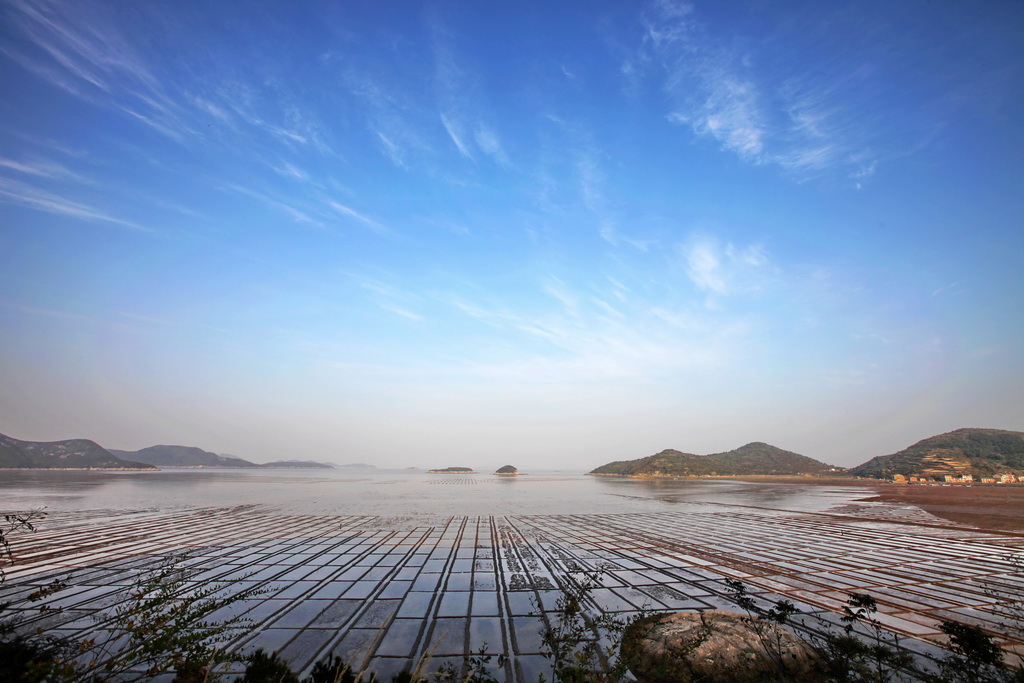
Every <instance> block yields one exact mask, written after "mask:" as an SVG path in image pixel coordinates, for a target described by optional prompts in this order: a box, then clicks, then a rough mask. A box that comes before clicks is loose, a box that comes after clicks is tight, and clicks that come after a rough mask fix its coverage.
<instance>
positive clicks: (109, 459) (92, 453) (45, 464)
mask: <svg viewBox="0 0 1024 683" xmlns="http://www.w3.org/2000/svg"><path fill="white" fill-rule="evenodd" d="M0 468H2V469H10V468H24V469H135V470H138V469H145V470H152V469H156V468H155V467H153V466H152V465H150V464H147V463H142V462H133V461H130V460H122V459H121V458H118V457H117V456H116V455H114V454H113V453H111V452H110V451H108V450H106V449H104V448H103V447H102V446H100V445H99V444H97V443H96V442H95V441H89V440H88V439H69V440H67V441H21V440H19V439H12V438H11V437H9V436H4V435H3V434H0Z"/></svg>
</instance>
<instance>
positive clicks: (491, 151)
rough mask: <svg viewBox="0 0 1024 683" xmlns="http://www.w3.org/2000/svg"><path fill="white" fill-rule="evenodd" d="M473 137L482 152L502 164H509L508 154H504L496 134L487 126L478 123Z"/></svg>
mask: <svg viewBox="0 0 1024 683" xmlns="http://www.w3.org/2000/svg"><path fill="white" fill-rule="evenodd" d="M474 138H475V139H476V144H477V145H478V146H479V147H480V149H481V151H483V153H484V154H486V155H487V156H489V157H491V158H492V159H494V160H495V161H496V162H497V163H499V164H501V165H502V166H508V165H509V160H508V156H507V155H506V154H505V149H504V147H502V145H501V140H500V139H498V135H497V134H496V133H495V132H494V131H493V130H492V129H491V128H490V127H489V126H487V125H485V124H482V123H481V124H480V125H478V126H477V129H476V133H475V134H474Z"/></svg>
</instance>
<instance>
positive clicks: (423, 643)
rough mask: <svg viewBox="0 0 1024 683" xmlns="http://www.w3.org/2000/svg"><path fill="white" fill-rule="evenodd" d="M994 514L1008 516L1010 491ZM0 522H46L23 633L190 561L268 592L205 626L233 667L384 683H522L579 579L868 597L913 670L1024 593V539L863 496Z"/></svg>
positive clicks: (187, 499)
mask: <svg viewBox="0 0 1024 683" xmlns="http://www.w3.org/2000/svg"><path fill="white" fill-rule="evenodd" d="M965 491H969V490H965ZM943 495H944V496H945V497H946V499H947V500H948V499H949V497H950V496H955V495H957V492H956V491H945V492H944V493H943ZM999 495H1001V496H1009V497H1011V498H1013V500H1015V501H1017V502H1016V504H1018V505H1019V504H1020V502H1021V500H1024V490H1022V489H1019V488H1015V489H1013V490H1011V489H1005V490H1000V493H999ZM0 500H2V503H0V506H2V508H3V510H2V511H3V512H5V513H7V512H15V511H17V512H24V511H27V510H31V509H40V508H43V509H44V510H45V512H46V517H45V518H43V519H41V520H39V522H38V524H37V530H36V531H35V532H34V533H27V534H19V535H17V536H15V537H12V539H11V540H12V549H13V551H14V564H13V565H11V566H9V567H8V568H7V572H6V574H7V579H6V582H5V583H4V585H3V586H2V587H0V601H4V600H8V601H11V602H12V603H13V604H14V606H15V607H16V608H17V607H19V606H25V603H24V602H23V598H24V597H25V596H26V595H28V594H29V593H31V592H32V591H33V590H36V589H37V588H38V587H41V586H43V585H46V584H48V583H49V582H50V581H52V580H53V579H54V578H66V577H69V576H70V580H69V582H68V583H69V587H68V588H66V589H64V590H62V591H60V592H59V593H56V594H54V595H52V596H50V597H49V598H47V601H48V604H49V605H50V606H52V607H60V608H62V609H61V610H60V611H55V612H50V613H42V614H41V613H39V612H38V607H39V606H40V605H39V604H38V603H36V604H33V605H31V607H30V608H27V609H26V611H25V615H26V616H27V617H28V619H29V621H28V622H27V624H26V625H27V626H30V627H32V628H36V627H39V628H44V629H47V630H49V631H52V632H54V633H58V634H69V635H73V634H81V633H87V632H89V631H90V630H92V629H95V628H96V625H97V623H100V622H101V621H102V619H103V617H104V615H109V614H111V613H112V612H113V611H114V610H116V608H117V605H118V604H119V603H120V602H121V601H123V600H124V599H125V598H126V594H127V592H128V591H127V588H128V587H130V586H131V585H132V583H133V581H135V580H136V579H137V577H138V576H139V574H140V573H142V572H145V571H146V570H147V569H151V568H153V567H156V566H159V564H160V563H161V562H162V561H163V558H165V557H166V556H167V555H168V554H170V553H179V552H183V551H187V552H188V556H187V560H186V561H185V562H186V564H187V566H188V567H189V568H190V569H192V570H193V571H194V572H195V574H194V577H193V578H194V580H196V581H202V582H223V583H227V584H230V585H231V586H232V589H233V590H241V589H242V588H249V587H255V588H260V589H264V591H265V592H263V593H261V594H260V595H258V596H256V597H253V598H251V599H248V600H246V601H244V602H240V603H235V604H234V605H232V606H231V608H229V612H225V614H223V615H220V616H230V615H234V614H244V615H245V617H246V618H248V619H249V621H250V624H251V626H250V627H249V628H248V629H247V630H246V631H245V632H244V633H239V634H238V635H237V637H236V638H235V639H234V641H233V642H232V643H231V646H232V647H237V648H244V649H246V650H248V649H253V648H255V647H264V648H266V649H272V650H277V651H279V652H281V654H282V655H283V656H284V657H285V658H286V659H287V660H288V661H289V662H291V663H292V665H293V667H294V668H295V669H296V670H304V669H308V668H309V667H310V666H311V665H312V663H313V662H314V661H316V660H317V659H319V658H320V657H322V656H324V655H325V654H327V653H332V652H333V653H337V654H340V655H342V656H343V657H345V658H346V659H349V660H351V661H353V662H354V663H356V664H357V665H359V666H365V667H367V668H369V669H371V670H374V671H377V672H379V673H380V674H383V675H384V677H385V678H384V680H389V679H390V674H391V673H393V672H397V671H398V670H401V669H402V668H405V667H408V666H410V665H411V664H412V663H415V662H416V661H418V660H419V659H420V658H422V657H424V656H426V655H428V654H429V656H430V657H431V661H432V667H431V668H434V667H435V666H436V665H440V664H441V663H443V662H444V661H446V660H459V661H461V659H462V657H463V656H464V655H466V654H467V653H469V652H479V651H481V650H482V651H483V652H486V653H489V654H494V655H499V654H504V655H507V656H508V663H507V665H506V667H505V671H504V674H505V676H504V677H505V678H506V679H507V680H510V681H511V680H516V681H536V680H537V675H538V674H539V673H541V672H544V671H546V669H547V666H548V663H547V662H546V660H545V659H544V658H543V657H542V656H541V648H542V643H541V637H540V631H541V629H542V628H543V624H544V619H546V618H547V616H548V614H549V613H550V612H551V611H552V610H553V609H554V606H555V602H556V600H557V599H558V597H559V596H560V595H561V594H562V590H563V588H565V587H566V586H567V585H568V582H570V581H572V580H573V577H579V576H580V575H581V573H582V572H587V573H593V574H595V575H596V576H597V577H598V579H597V580H598V586H597V587H596V588H594V589H593V590H592V591H591V593H590V598H591V599H592V600H593V601H594V603H595V605H596V606H597V607H598V608H600V609H602V610H604V611H606V612H613V613H617V614H621V615H623V616H628V615H631V614H635V613H637V612H639V611H641V610H656V611H663V610H671V611H679V610H704V609H713V608H717V609H735V607H734V606H733V605H732V603H731V601H730V600H729V597H728V590H727V587H726V585H725V581H726V580H727V579H738V580H740V581H742V582H743V583H744V584H746V586H747V588H748V590H749V591H750V592H751V593H753V594H755V595H757V596H763V597H764V598H766V599H768V600H776V599H779V598H783V597H784V598H788V599H790V600H792V601H793V602H794V603H796V605H797V606H798V607H799V608H800V609H801V610H803V611H805V612H810V613H827V612H835V611H837V610H840V609H841V606H842V604H843V603H844V602H845V600H846V597H847V595H848V594H849V593H851V592H858V593H868V594H870V595H872V596H874V597H875V599H876V600H877V602H878V606H879V612H878V614H877V618H878V620H879V621H881V622H882V623H883V624H884V625H885V626H886V627H887V628H889V629H891V630H892V631H893V632H895V633H898V634H900V635H901V636H903V637H904V638H906V642H907V643H908V644H909V645H910V646H911V647H920V648H921V649H925V650H926V649H928V647H929V645H928V644H929V643H937V642H941V641H942V640H943V639H942V637H941V635H940V632H939V630H938V626H937V624H938V622H939V621H941V620H943V619H956V620H959V621H963V622H966V623H972V624H978V625H981V626H985V627H989V628H997V627H998V626H999V624H1000V622H1001V617H1000V615H999V606H1000V604H1003V603H1005V602H1006V601H1008V600H1011V599H1014V598H1016V599H1019V598H1020V596H1021V593H1022V590H1021V589H1022V587H1024V576H1021V575H1020V573H1019V571H1015V567H1014V564H1013V561H1012V558H1013V557H1014V556H1017V557H1020V556H1021V553H1022V552H1024V530H1021V529H1020V528H1019V527H1018V528H1016V529H1014V528H1012V526H1013V525H1009V526H1007V525H1005V524H995V525H992V527H993V528H989V527H988V526H987V525H986V524H985V519H986V516H985V514H984V510H983V509H980V508H979V511H978V512H977V514H974V515H973V516H972V517H969V518H966V519H969V521H970V522H971V523H966V522H964V521H956V520H954V519H947V518H945V517H940V516H936V515H933V514H931V513H929V512H927V511H926V509H925V507H922V506H919V505H918V504H915V503H914V502H913V501H912V499H911V498H901V497H900V496H898V495H897V494H896V493H894V489H892V488H891V487H890V488H885V486H879V485H876V486H863V485H856V484H852V483H851V484H844V483H817V484H814V483H803V482H791V483H784V482H771V481H735V480H684V481H677V480H651V479H638V480H637V479H618V478H604V477H586V476H583V475H582V473H575V472H534V473H530V474H527V475H524V476H520V477H511V478H506V477H496V476H492V475H489V474H474V475H431V474H428V473H425V472H407V471H401V472H392V471H378V470H354V471H347V470H331V471H323V470H310V471H298V470H261V471H245V470H163V471H160V472H58V471H40V472H31V471H19V472H4V473H2V474H0ZM972 500H973V501H975V504H977V505H981V504H982V503H983V501H985V500H986V496H984V495H982V494H979V493H978V492H977V491H974V492H971V493H967V494H965V497H964V498H963V501H964V502H969V501H972ZM953 505H954V506H955V501H954V503H953ZM959 507H963V506H959ZM968 507H969V506H968ZM968 512H969V511H968ZM995 527H998V528H995ZM19 600H21V601H19ZM1011 647H1016V648H1018V650H1017V651H1018V652H1019V651H1020V650H1019V647H1020V644H1019V643H1018V644H1017V645H1016V646H1013V645H1012V644H1011Z"/></svg>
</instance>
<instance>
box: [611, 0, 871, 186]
mask: <svg viewBox="0 0 1024 683" xmlns="http://www.w3.org/2000/svg"><path fill="white" fill-rule="evenodd" d="M652 7H653V9H652V10H651V11H649V12H648V14H647V25H646V31H645V33H644V36H643V41H642V44H641V46H640V48H639V50H638V52H637V54H636V55H634V56H631V57H629V58H627V60H626V62H625V64H624V66H623V73H624V74H628V78H629V81H630V83H631V86H630V87H631V88H635V86H636V83H637V82H638V80H639V76H638V74H637V71H638V70H639V69H643V70H644V71H645V73H657V74H660V75H661V77H662V78H663V80H662V87H663V89H664V91H665V92H666V93H667V94H668V96H669V98H670V101H671V110H670V111H669V113H668V114H667V119H668V120H669V121H670V122H672V123H675V124H682V125H686V126H689V127H690V129H691V130H692V131H693V132H694V134H695V135H697V136H699V137H704V138H709V139H712V140H715V141H716V142H717V143H718V144H719V145H720V147H721V149H723V150H725V151H728V152H731V153H733V154H736V155H737V156H739V157H740V158H741V159H743V160H745V161H747V162H749V163H754V164H775V165H777V166H779V167H781V168H783V169H785V170H786V171H787V172H788V173H790V174H792V175H793V176H794V177H795V178H796V179H798V180H801V179H804V178H808V177H811V176H814V175H818V174H821V173H824V172H826V171H829V170H832V169H848V168H849V167H851V166H856V167H858V168H868V167H870V165H871V164H872V163H873V161H872V160H871V159H870V158H868V157H869V156H870V155H869V153H867V152H866V151H865V150H864V149H863V144H862V142H861V139H862V137H863V136H862V135H861V133H860V128H861V127H860V126H858V124H857V117H856V116H854V115H852V114H850V113H846V112H844V111H843V110H842V108H841V107H840V106H839V105H838V103H839V102H841V101H842V100H843V93H842V91H840V90H839V87H838V86H837V85H836V81H837V80H842V79H841V77H840V76H839V75H836V74H833V73H823V70H822V69H821V68H820V67H818V66H816V65H810V64H808V65H803V68H802V70H800V71H798V72H795V73H794V72H789V73H786V74H783V77H782V78H779V77H778V75H777V74H775V73H773V72H772V71H771V69H770V68H769V67H767V66H765V65H764V64H763V63H762V62H765V63H766V62H768V61H769V60H759V48H760V46H759V45H757V44H754V43H751V42H750V41H747V42H742V41H737V40H736V39H735V37H728V38H727V37H719V36H716V35H714V34H712V33H711V32H710V31H709V28H708V26H707V25H705V24H704V23H702V22H700V21H699V19H698V17H697V13H696V12H695V11H694V9H693V7H692V6H691V5H689V4H685V3H671V2H665V1H659V2H655V3H654V4H653V6H652ZM776 39H777V38H776ZM854 157H858V158H859V159H858V161H853V158H854Z"/></svg>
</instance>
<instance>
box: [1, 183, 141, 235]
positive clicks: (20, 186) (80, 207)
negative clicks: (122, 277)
mask: <svg viewBox="0 0 1024 683" xmlns="http://www.w3.org/2000/svg"><path fill="white" fill-rule="evenodd" d="M0 198H5V199H4V200H5V201H9V202H12V203H14V204H19V205H21V206H26V207H28V208H31V209H36V210H37V211H44V212H46V213H52V214H55V215H58V216H68V217H71V218H79V219H82V220H86V221H89V222H101V223H110V224H113V225H119V226H121V227H125V228H130V229H131V230H138V231H140V232H156V231H155V230H154V229H153V228H151V227H148V226H145V225H141V224H139V223H136V222H134V221H129V220H125V219H123V218H118V217H117V216H112V215H110V214H109V213H107V212H104V211H102V210H99V209H96V208H94V207H91V206H89V205H87V204H83V203H80V202H75V201H72V200H70V199H67V198H65V197H63V196H60V195H56V194H53V193H51V192H47V191H46V190H42V189H40V188H37V187H34V186H32V185H29V184H27V183H23V182H21V181H18V180H13V179H11V178H4V177H0Z"/></svg>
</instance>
